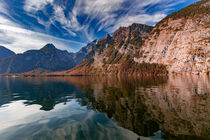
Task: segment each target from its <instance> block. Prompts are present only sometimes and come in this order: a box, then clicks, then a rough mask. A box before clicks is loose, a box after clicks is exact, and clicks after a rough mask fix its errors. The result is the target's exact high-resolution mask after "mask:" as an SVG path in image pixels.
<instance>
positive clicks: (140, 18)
mask: <svg viewBox="0 0 210 140" xmlns="http://www.w3.org/2000/svg"><path fill="white" fill-rule="evenodd" d="M166 16H167V15H166V14H162V13H156V14H154V15H148V14H142V15H135V16H124V17H122V18H120V19H119V20H118V21H115V22H116V23H117V24H115V25H114V26H113V27H108V28H107V29H106V30H107V31H108V32H114V31H115V30H116V29H118V28H119V27H122V26H123V27H126V26H129V25H131V24H133V23H141V24H148V23H151V22H152V23H153V24H154V23H156V22H158V21H160V20H161V19H163V18H164V17H166Z"/></svg>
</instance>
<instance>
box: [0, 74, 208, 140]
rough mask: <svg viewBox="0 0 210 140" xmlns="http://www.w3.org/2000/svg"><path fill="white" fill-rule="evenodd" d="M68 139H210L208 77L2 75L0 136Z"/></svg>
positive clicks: (28, 139)
mask: <svg viewBox="0 0 210 140" xmlns="http://www.w3.org/2000/svg"><path fill="white" fill-rule="evenodd" d="M65 139H68V140H144V139H145V140H161V139H166V140H191V139H195V140H197V139H198V140H200V139H201V140H205V139H206V140H207V139H210V78H209V77H202V76H174V77H173V76H170V77H142V78H132V77H129V78H128V77H127V78H126V77H113V76H110V77H48V78H47V77H45V78H19V77H1V78H0V140H65Z"/></svg>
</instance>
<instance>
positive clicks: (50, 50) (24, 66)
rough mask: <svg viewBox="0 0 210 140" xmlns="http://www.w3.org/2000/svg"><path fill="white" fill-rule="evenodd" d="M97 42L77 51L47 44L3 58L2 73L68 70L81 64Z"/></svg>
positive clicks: (0, 71) (1, 63) (0, 70)
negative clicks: (37, 48) (73, 51)
mask: <svg viewBox="0 0 210 140" xmlns="http://www.w3.org/2000/svg"><path fill="white" fill-rule="evenodd" d="M96 43H97V40H94V41H93V42H91V43H89V44H88V45H87V46H85V47H83V48H81V50H80V51H78V52H77V53H69V52H67V51H62V50H59V49H57V48H56V47H55V46H54V45H53V44H47V45H45V46H44V47H43V48H41V49H40V50H29V51H26V52H24V53H23V54H17V55H14V56H12V57H9V58H7V59H4V60H1V61H0V73H1V74H14V73H48V72H54V71H63V70H68V69H71V68H73V67H74V66H76V65H77V64H79V63H80V62H81V61H82V60H83V59H84V57H85V56H86V55H87V53H89V52H90V51H91V50H92V47H93V46H94V45H95V44H96Z"/></svg>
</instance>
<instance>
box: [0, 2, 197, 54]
mask: <svg viewBox="0 0 210 140" xmlns="http://www.w3.org/2000/svg"><path fill="white" fill-rule="evenodd" d="M195 1H198V0H191V1H187V0H178V1H174V0H24V1H20V0H12V1H10V2H8V1H6V0H1V2H0V37H1V38H0V44H1V45H5V46H6V47H9V48H10V49H12V50H14V51H16V52H23V51H25V50H28V49H32V48H33V49H38V48H40V47H41V46H43V45H45V44H46V43H47V42H52V43H55V45H56V46H57V47H59V48H61V49H68V50H69V51H75V50H78V49H79V48H81V47H83V46H84V44H83V43H81V42H84V43H87V42H89V41H92V40H94V39H96V38H98V37H99V36H100V37H102V36H103V35H105V33H112V32H114V31H115V30H116V29H117V28H119V27H120V26H128V25H131V24H132V23H142V24H148V25H155V24H156V23H157V22H158V21H160V20H161V19H163V18H164V17H165V16H167V15H168V14H169V13H170V12H172V11H175V10H176V9H177V8H182V5H184V6H186V5H189V4H191V3H193V2H195ZM177 5H179V6H178V7H177ZM8 9H9V10H8ZM36 24H37V25H36Z"/></svg>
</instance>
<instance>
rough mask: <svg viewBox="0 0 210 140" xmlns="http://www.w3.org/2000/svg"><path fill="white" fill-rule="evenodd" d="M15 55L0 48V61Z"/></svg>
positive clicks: (4, 48) (2, 47)
mask: <svg viewBox="0 0 210 140" xmlns="http://www.w3.org/2000/svg"><path fill="white" fill-rule="evenodd" d="M13 55H15V53H14V52H13V51H11V50H9V49H7V48H6V47H4V46H0V60H1V59H3V58H7V57H10V56H13Z"/></svg>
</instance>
